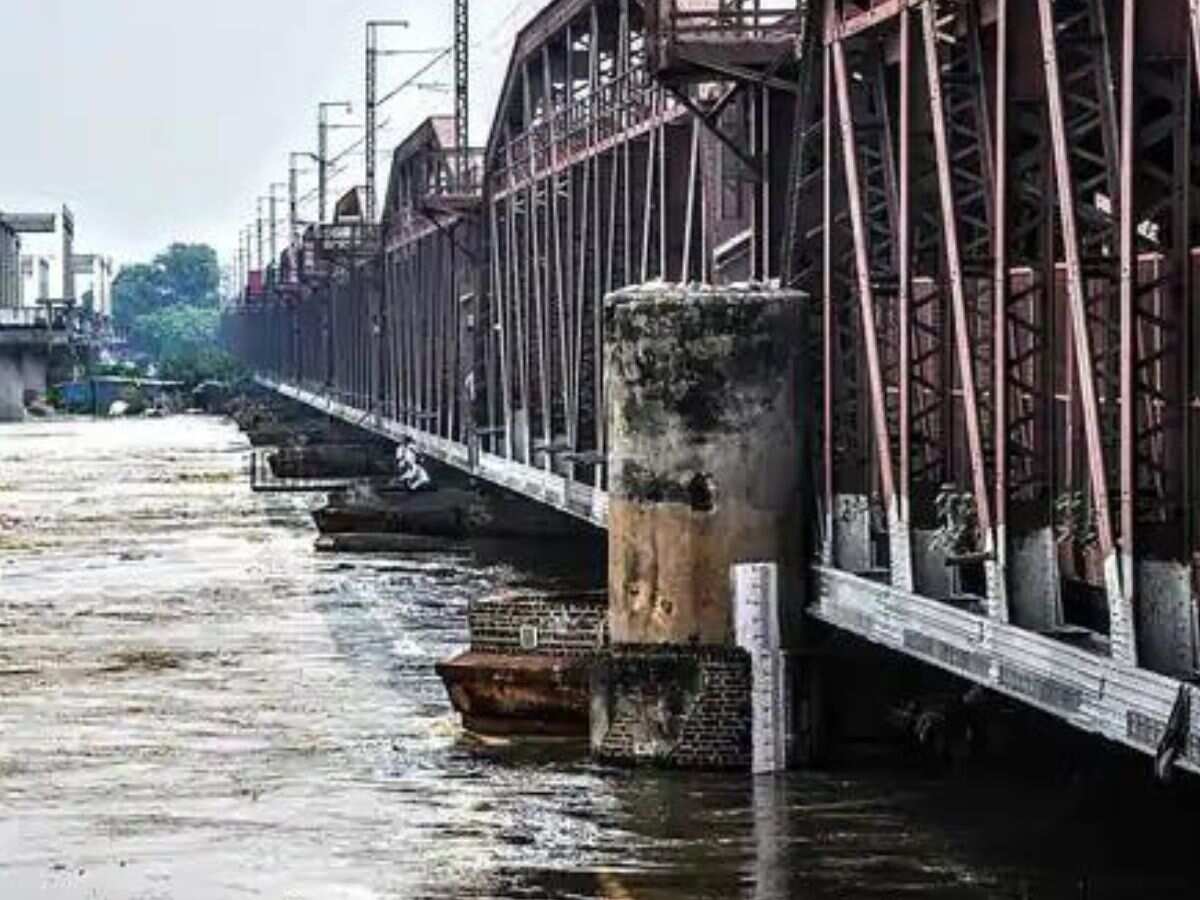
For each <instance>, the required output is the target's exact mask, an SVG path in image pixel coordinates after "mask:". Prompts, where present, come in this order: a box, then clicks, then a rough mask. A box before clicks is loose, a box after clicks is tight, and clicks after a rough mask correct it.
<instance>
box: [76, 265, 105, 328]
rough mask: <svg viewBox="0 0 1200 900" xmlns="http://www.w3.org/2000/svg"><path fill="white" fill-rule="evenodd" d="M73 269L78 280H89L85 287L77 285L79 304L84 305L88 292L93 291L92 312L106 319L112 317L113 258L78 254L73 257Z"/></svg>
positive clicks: (91, 298) (91, 299)
mask: <svg viewBox="0 0 1200 900" xmlns="http://www.w3.org/2000/svg"><path fill="white" fill-rule="evenodd" d="M72 268H73V269H74V271H75V277H76V278H80V277H82V278H84V279H86V280H87V282H86V284H85V285H82V286H81V285H76V291H77V293H78V294H79V297H78V299H79V302H80V303H84V298H85V297H86V296H87V294H88V291H91V297H90V298H89V299H90V301H91V308H90V311H91V312H94V313H96V315H99V316H104V317H106V318H107V317H110V316H112V283H113V260H112V257H111V256H99V255H97V254H95V253H82V254H80V253H76V254H75V256H74V257H72Z"/></svg>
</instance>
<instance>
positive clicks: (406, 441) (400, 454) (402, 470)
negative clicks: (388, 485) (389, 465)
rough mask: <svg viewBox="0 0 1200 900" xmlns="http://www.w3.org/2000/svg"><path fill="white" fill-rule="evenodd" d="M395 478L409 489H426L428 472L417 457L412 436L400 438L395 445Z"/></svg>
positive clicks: (428, 479)
mask: <svg viewBox="0 0 1200 900" xmlns="http://www.w3.org/2000/svg"><path fill="white" fill-rule="evenodd" d="M396 480H397V481H399V482H400V484H401V485H403V486H404V487H405V488H407V489H408V490H410V491H419V490H423V489H426V488H427V487H428V486H429V484H430V478H429V473H428V472H426V471H425V467H424V466H422V465H421V463H420V461H419V459H418V457H417V451H416V449H415V448H414V447H413V443H412V438H407V437H406V438H402V439H401V441H400V443H399V444H397V445H396Z"/></svg>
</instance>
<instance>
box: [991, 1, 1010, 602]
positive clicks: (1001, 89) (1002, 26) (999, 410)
mask: <svg viewBox="0 0 1200 900" xmlns="http://www.w3.org/2000/svg"><path fill="white" fill-rule="evenodd" d="M1008 2H1009V0H996V110H995V115H996V131H995V138H996V142H995V146H994V151H995V157H994V158H995V163H994V165H993V173H994V175H995V179H996V182H995V186H994V191H993V198H994V202H993V207H992V208H993V214H992V247H993V250H992V254H993V256H994V257H995V265H994V268H993V276H992V313H993V316H994V324H993V326H992V339H993V341H994V342H995V343H994V346H993V349H992V373H993V376H994V377H993V386H992V390H993V391H994V393H995V396H994V397H993V398H992V404H993V408H992V412H993V414H994V416H995V423H994V425H993V426H992V440H993V441H994V442H995V446H994V448H993V453H994V456H993V459H994V462H993V466H994V469H995V491H996V492H995V498H996V578H997V580H998V581H999V582H1000V584H1002V585H1004V587H1005V590H1004V594H1003V595H1004V596H1007V595H1008V590H1007V587H1008V428H1009V425H1008V414H1009V409H1008V377H1009V373H1008V358H1009V344H1008V329H1009V321H1008V312H1009V262H1008V240H1009V234H1008V154H1009V146H1008V77H1009V76H1008V39H1009V33H1008Z"/></svg>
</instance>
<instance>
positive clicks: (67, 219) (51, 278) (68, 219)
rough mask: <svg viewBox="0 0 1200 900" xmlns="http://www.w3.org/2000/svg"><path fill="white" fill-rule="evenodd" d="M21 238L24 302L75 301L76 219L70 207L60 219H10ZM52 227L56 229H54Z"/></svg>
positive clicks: (12, 217) (27, 304)
mask: <svg viewBox="0 0 1200 900" xmlns="http://www.w3.org/2000/svg"><path fill="white" fill-rule="evenodd" d="M8 218H9V219H10V221H13V222H16V223H17V230H18V231H20V232H22V234H21V250H22V254H21V302H22V303H23V304H24V305H26V306H29V305H32V304H34V303H37V302H38V301H39V300H75V299H77V297H76V294H75V273H74V271H73V269H72V266H71V264H70V263H69V262H66V264H65V265H64V262H65V261H68V260H70V259H71V258H72V257H73V255H74V251H73V248H74V243H75V219H74V217H73V216H72V215H71V211H70V210H69V209H67V207H65V206H64V207H63V208H62V212H61V213H60V214H58V215H50V214H46V215H30V216H16V215H14V216H10V217H8ZM51 225H52V226H53V227H51Z"/></svg>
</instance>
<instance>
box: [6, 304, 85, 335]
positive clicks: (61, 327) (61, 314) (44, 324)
mask: <svg viewBox="0 0 1200 900" xmlns="http://www.w3.org/2000/svg"><path fill="white" fill-rule="evenodd" d="M70 326H71V317H70V314H69V313H68V312H67V311H66V309H64V308H61V307H60V308H55V307H53V306H49V307H48V306H47V305H42V306H15V307H3V308H0V328H23V329H39V328H40V329H49V330H53V331H66V330H67V329H69V328H70Z"/></svg>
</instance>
